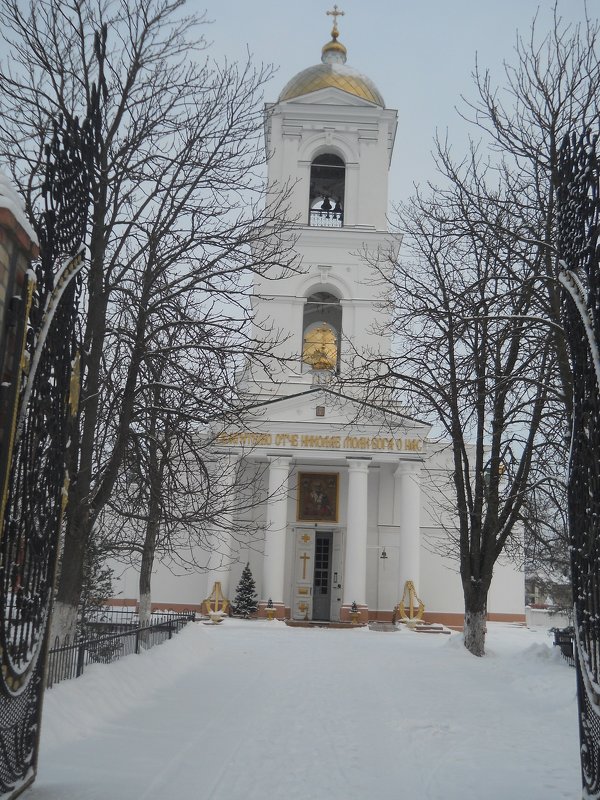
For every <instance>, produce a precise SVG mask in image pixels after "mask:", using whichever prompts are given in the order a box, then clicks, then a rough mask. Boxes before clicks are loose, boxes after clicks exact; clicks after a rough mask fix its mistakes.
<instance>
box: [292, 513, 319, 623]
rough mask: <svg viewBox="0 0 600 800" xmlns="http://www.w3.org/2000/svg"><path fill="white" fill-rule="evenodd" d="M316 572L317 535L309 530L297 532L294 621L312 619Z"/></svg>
mask: <svg viewBox="0 0 600 800" xmlns="http://www.w3.org/2000/svg"><path fill="white" fill-rule="evenodd" d="M314 570H315V533H314V531H312V530H309V529H300V530H297V531H296V547H295V556H294V597H293V604H292V617H293V619H306V620H309V619H312V611H313V596H312V595H313V579H314Z"/></svg>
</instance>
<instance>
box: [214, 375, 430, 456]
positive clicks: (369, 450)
mask: <svg viewBox="0 0 600 800" xmlns="http://www.w3.org/2000/svg"><path fill="white" fill-rule="evenodd" d="M429 430H430V426H429V425H427V424H426V423H424V422H421V421H419V420H415V419H412V418H410V417H408V416H403V415H402V414H398V413H393V412H391V413H390V412H389V411H388V410H387V409H384V408H377V407H375V406H368V405H365V404H362V403H360V402H359V401H358V400H356V399H354V398H352V397H349V396H346V395H342V394H339V393H336V392H333V391H331V390H329V389H326V388H322V387H319V388H314V389H310V390H308V391H305V392H302V393H299V394H294V395H289V396H287V397H282V398H275V399H272V400H268V401H266V402H263V403H260V404H257V405H255V406H253V407H252V408H249V409H248V411H247V412H246V413H245V414H244V415H243V417H242V418H241V419H240V420H239V423H238V424H236V425H234V426H226V427H225V429H224V430H220V431H218V435H217V439H216V444H217V445H218V446H219V447H227V449H229V448H230V447H233V448H236V449H237V450H241V451H252V452H253V453H254V455H255V456H256V455H258V456H260V455H261V454H263V456H264V455H265V454H266V455H272V454H273V452H277V451H281V452H286V453H287V452H288V451H293V452H297V451H304V452H307V451H311V452H313V453H314V452H319V453H320V454H323V453H325V452H329V453H330V454H332V453H336V457H348V456H360V457H368V458H382V457H383V458H386V459H387V458H390V457H391V458H394V457H397V456H398V455H399V454H410V455H416V456H418V455H419V454H422V453H423V452H424V450H425V443H426V439H427V435H428V434H429ZM215 433H217V431H215Z"/></svg>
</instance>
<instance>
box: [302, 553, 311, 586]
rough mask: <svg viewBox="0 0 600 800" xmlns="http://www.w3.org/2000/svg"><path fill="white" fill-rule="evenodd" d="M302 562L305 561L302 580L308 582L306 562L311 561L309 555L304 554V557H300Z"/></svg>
mask: <svg viewBox="0 0 600 800" xmlns="http://www.w3.org/2000/svg"><path fill="white" fill-rule="evenodd" d="M300 561H304V563H303V564H302V580H303V581H304V580H306V562H307V561H310V556H309V555H308V553H302V555H301V556H300Z"/></svg>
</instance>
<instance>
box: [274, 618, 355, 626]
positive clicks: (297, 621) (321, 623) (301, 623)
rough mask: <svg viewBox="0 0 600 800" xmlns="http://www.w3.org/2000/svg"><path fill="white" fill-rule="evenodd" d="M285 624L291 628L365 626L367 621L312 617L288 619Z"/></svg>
mask: <svg viewBox="0 0 600 800" xmlns="http://www.w3.org/2000/svg"><path fill="white" fill-rule="evenodd" d="M285 624H286V625H288V626H289V627H290V628H364V627H365V623H358V624H354V623H352V622H331V621H329V620H311V619H306V620H305V619H286V620H285Z"/></svg>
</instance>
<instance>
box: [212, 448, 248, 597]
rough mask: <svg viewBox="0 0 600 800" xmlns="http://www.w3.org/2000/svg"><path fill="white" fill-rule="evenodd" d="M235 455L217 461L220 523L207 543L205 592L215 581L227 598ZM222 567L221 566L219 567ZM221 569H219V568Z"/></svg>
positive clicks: (225, 456)
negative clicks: (207, 560)
mask: <svg viewBox="0 0 600 800" xmlns="http://www.w3.org/2000/svg"><path fill="white" fill-rule="evenodd" d="M239 460H240V456H239V455H238V454H237V453H226V454H224V455H223V456H222V458H220V459H219V469H218V475H215V476H213V477H212V480H218V483H219V486H220V487H221V491H222V492H223V500H222V507H223V510H222V512H221V521H220V524H219V525H218V526H215V527H214V530H213V532H212V533H211V535H210V538H209V542H210V546H211V549H212V552H211V556H210V561H209V565H210V567H211V569H210V571H209V573H208V576H207V591H208V592H209V593H210V592H212V588H213V586H214V584H215V582H216V581H219V582H220V583H221V591H222V592H223V596H224V597H227V598H229V599H230V600H231V599H232V598H230V597H229V589H230V578H231V560H232V554H231V535H232V530H233V512H234V508H235V499H234V487H235V483H236V477H237V469H238V462H239ZM221 565H222V566H221ZM220 567H221V568H220Z"/></svg>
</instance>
